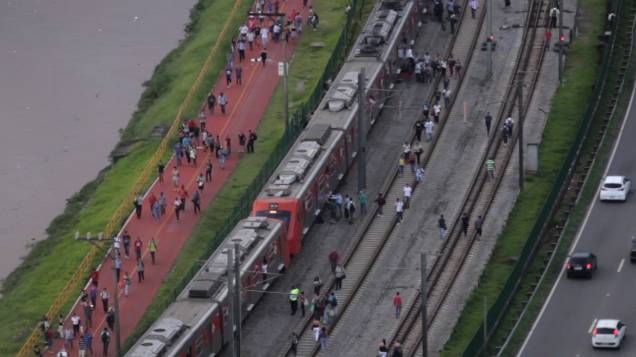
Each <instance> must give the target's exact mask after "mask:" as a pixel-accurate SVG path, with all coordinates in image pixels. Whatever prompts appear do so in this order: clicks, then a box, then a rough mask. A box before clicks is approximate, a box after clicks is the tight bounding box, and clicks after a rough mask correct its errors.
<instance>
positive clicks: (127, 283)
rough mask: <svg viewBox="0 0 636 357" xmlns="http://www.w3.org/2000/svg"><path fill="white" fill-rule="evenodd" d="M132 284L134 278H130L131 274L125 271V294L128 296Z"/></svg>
mask: <svg viewBox="0 0 636 357" xmlns="http://www.w3.org/2000/svg"><path fill="white" fill-rule="evenodd" d="M131 285H132V279H131V278H130V274H128V272H125V273H124V296H125V297H128V293H129V292H130V286H131Z"/></svg>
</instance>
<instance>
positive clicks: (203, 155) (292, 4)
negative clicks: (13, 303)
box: [51, 0, 307, 356]
mask: <svg viewBox="0 0 636 357" xmlns="http://www.w3.org/2000/svg"><path fill="white" fill-rule="evenodd" d="M294 9H295V10H298V11H301V13H302V14H303V17H304V18H305V19H306V18H307V9H303V6H302V1H301V0H288V1H286V2H283V3H281V11H285V10H288V11H289V12H291V10H294ZM298 41H299V39H295V40H290V42H289V44H288V46H287V47H288V49H287V51H288V58H291V55H292V54H293V51H294V49H295V47H296V44H297V42H298ZM255 43H256V45H255V46H254V50H253V51H250V50H249V47H248V48H247V50H246V61H244V62H243V63H238V54H237V55H236V61H237V64H236V65H241V66H242V67H243V84H242V85H237V84H236V82H234V83H233V84H232V85H231V87H230V88H228V87H227V85H226V82H225V75H224V73H221V74H220V75H219V77H218V79H217V82H216V85H215V88H214V94H215V95H216V96H218V94H219V93H220V92H224V93H225V95H226V96H227V98H228V106H227V113H226V115H222V114H221V113H220V108H219V106H218V105H217V107H216V112H215V114H214V115H212V114H210V113H208V112H206V126H207V129H208V131H209V132H210V134H212V135H214V136H216V135H219V137H220V138H221V140H223V143H225V141H224V140H225V138H226V137H229V138H230V139H231V142H232V149H233V150H232V153H231V155H230V156H229V158H228V160H227V161H226V163H225V169H223V170H222V169H221V168H220V164H219V161H218V160H217V159H216V158H215V156H214V155H213V154H210V153H209V152H208V151H203V148H199V150H198V157H197V165H196V166H195V165H190V164H188V163H187V162H186V161H185V160H183V164H182V165H181V167H179V171H180V177H181V179H180V185H181V184H183V185H185V188H186V190H187V191H188V193H189V194H190V196H192V194H193V193H194V192H195V190H196V187H197V184H196V179H197V176H198V175H199V174H200V173H205V172H204V171H205V163H206V162H207V160H208V159H209V158H210V159H212V162H213V166H214V170H213V178H212V182H211V183H210V182H208V183H206V185H205V187H204V190H203V192H202V195H201V209H205V208H206V207H207V206H209V205H210V203H211V202H212V200H213V198H214V197H215V195H216V194H217V192H218V191H219V190H220V189H221V187H222V186H223V184H224V183H225V182H226V181H227V180H228V178H229V177H230V175H231V174H232V172H233V171H234V169H235V168H236V166H237V165H238V162H239V160H240V156H241V155H242V154H239V145H238V134H239V133H240V132H243V133H245V134H246V135H247V133H248V130H254V129H255V128H256V127H257V126H258V123H259V121H260V118H261V117H262V116H263V114H264V112H265V110H266V108H267V105H268V103H269V101H270V99H271V97H272V95H273V93H274V90H275V89H276V86H277V85H278V81H279V77H278V69H277V67H278V65H277V63H278V62H279V61H282V60H283V46H282V43H275V42H274V41H272V40H270V43H269V46H268V51H267V52H268V53H267V54H268V60H267V63H266V66H264V67H263V66H262V64H261V62H254V61H251V60H250V59H252V58H256V57H258V56H259V54H260V51H261V46H260V39H257V41H255ZM235 79H236V77H235V76H233V81H235ZM256 150H257V151H258V141H257V142H256ZM174 166H175V162H174V160H173V159H172V160H171V161H170V162H169V163H167V164H166V169H165V173H164V182H163V183H159V182H158V181H157V182H155V183H154V184H153V185H152V186H151V187H150V189H149V191H148V192H147V193H146V196H145V198H144V204H143V210H142V211H143V213H142V217H141V218H140V219H138V218H137V217H135V215H134V213H132V214H131V216H130V218H129V219H128V221H127V222H126V224H125V226H124V229H125V230H127V231H128V232H129V233H130V235H131V237H132V239H131V248H130V249H131V259H129V260H126V259H122V261H123V267H122V270H121V276H122V279H123V275H124V272H129V273H130V276H131V278H132V280H133V283H132V286H131V289H130V294H129V296H128V297H125V296H124V295H123V292H122V291H120V294H119V295H120V299H119V305H120V311H121V312H120V314H119V315H120V326H121V341H122V344H123V343H124V341H125V339H126V338H127V337H128V336H129V335H130V334H131V333H132V332H133V331H134V330H135V327H136V326H137V324H138V323H139V321H140V319H141V317H142V316H143V314H144V312H145V310H146V308H147V307H148V306H149V305H150V303H151V302H152V300H153V298H154V296H155V294H156V293H157V292H158V291H159V288H160V286H161V284H162V282H163V279H164V278H165V277H166V276H167V274H168V273H169V272H170V270H171V268H172V266H173V264H174V262H175V260H176V259H177V257H178V255H179V252H180V251H181V248H182V247H183V245H184V243H185V242H186V240H187V239H188V237H189V236H190V234H191V233H192V231H193V229H194V226H195V224H196V223H197V221H198V218H199V216H198V215H194V213H193V205H192V202H191V201H189V200H188V201H189V202H187V207H186V211H185V212H183V213H182V214H181V219H180V221H177V220H176V217H175V216H174V209H173V207H174V206H173V205H172V202H173V201H174V199H175V190H174V186H173V183H172V180H171V176H172V170H173V167H174ZM161 192H163V193H164V194H165V195H166V196H167V202H168V204H167V212H166V214H165V215H164V216H163V217H162V218H161V219H160V220H154V219H153V217H152V215H151V213H150V204H149V203H148V198H149V197H150V196H151V195H152V194H154V195H155V196H156V197H159V194H160V193H161ZM137 237H139V238H140V239H141V240H142V241H143V248H142V252H143V261H144V263H145V280H144V281H143V282H141V283H139V282H138V280H137V270H136V261H135V258H134V241H135V240H136V239H137ZM152 238H154V239H155V241H156V242H157V245H158V252H157V257H156V264H152V262H151V259H150V254H149V251H148V243H149V242H150V240H151V239H152ZM78 244H81V243H78ZM122 253H123V247H122ZM122 258H123V256H122ZM114 284H115V276H114V272H113V262H112V260H111V259H106V260H105V261H104V262H103V263H102V265H101V268H100V278H99V291H101V290H102V289H103V288H104V287H106V288H107V289H108V291H109V293H110V294H111V299H110V301H109V303H110V304H111V306H112V304H113V298H112V294H113V292H114ZM97 300H98V301H97V304H96V306H95V309H94V312H93V317H92V320H93V323H92V326H91V327H90V328H89V330H90V331H91V332H92V333H93V336H94V341H93V349H94V351H95V352H98V354H97V355H100V354H101V347H102V346H101V340H100V339H99V333H100V332H101V331H102V330H103V328H104V327H106V326H107V323H106V320H105V314H104V312H103V309H102V302H101V299H100V298H99V297H98V299H97ZM73 309H74V310H73V311H74V312H77V313H78V315H79V316H80V317H81V319H82V325H84V323H85V317H84V314H83V309H82V306H81V304H76V305H75V306H74V307H73ZM71 314H72V312H71ZM71 314H69V316H70V315H71ZM70 325H71V321H70V319H69V320H67V321H66V326H70ZM51 327H52V328H54V329H57V320H55V321H52V326H51ZM77 341H78V340H77V338H76V340H75V341H74V346H73V349H72V350H71V351H69V352H71V353H70V354H71V356H77V355H78V354H79V353H78V345H77V343H78V342H77ZM62 344H63V341H62V340H61V339H57V340H55V343H54V345H53V348H52V351H51V352H55V353H57V352H58V351H59V350H60V349H61V348H62ZM114 348H115V336H114V335H113V336H112V337H111V344H110V349H111V351H113V353H114Z"/></svg>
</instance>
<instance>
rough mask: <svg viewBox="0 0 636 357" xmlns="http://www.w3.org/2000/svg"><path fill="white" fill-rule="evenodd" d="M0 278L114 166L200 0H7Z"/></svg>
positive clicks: (1, 86) (3, 9)
mask: <svg viewBox="0 0 636 357" xmlns="http://www.w3.org/2000/svg"><path fill="white" fill-rule="evenodd" d="M2 1H3V2H2V3H0V125H1V129H0V153H1V154H0V187H1V191H2V193H3V194H2V196H1V197H2V198H1V201H0V279H1V278H4V277H6V276H7V275H8V274H9V273H10V272H11V271H12V270H13V269H14V268H15V267H16V266H17V265H18V264H19V262H20V257H21V256H24V255H25V254H26V253H27V247H26V245H27V244H28V243H29V242H31V241H32V240H38V239H42V238H44V230H45V229H46V227H47V226H48V224H49V222H50V221H51V220H52V219H53V218H54V217H55V216H56V215H58V214H59V213H61V212H62V210H63V208H64V205H65V200H66V199H67V198H68V197H70V196H71V195H72V194H73V193H74V192H76V191H78V190H79V188H80V187H81V186H82V185H83V184H84V183H86V182H88V181H89V180H91V179H93V178H94V177H95V176H96V175H97V173H98V172H99V170H100V169H102V168H103V167H105V166H106V165H107V164H108V157H107V156H108V153H109V152H110V151H111V150H112V149H113V147H114V146H115V144H116V142H117V141H118V138H119V136H118V129H119V128H123V127H125V126H126V123H127V122H128V120H129V119H130V116H131V114H132V112H133V111H134V110H135V106H136V103H137V100H138V99H139V96H140V94H141V91H142V87H141V83H143V81H145V80H147V79H149V78H150V76H151V74H152V70H153V69H154V67H155V66H156V65H157V64H158V63H159V61H160V60H161V58H163V57H164V56H165V54H167V53H168V52H169V51H170V50H172V49H173V48H175V47H176V45H177V42H178V40H179V39H181V38H182V37H183V25H184V24H185V23H186V22H187V21H188V13H189V9H190V8H191V7H192V6H193V5H194V2H195V0H185V1H174V0H132V1H122V0H111V1H97V0H11V1H7V0H2Z"/></svg>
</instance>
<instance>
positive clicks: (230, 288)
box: [225, 248, 241, 357]
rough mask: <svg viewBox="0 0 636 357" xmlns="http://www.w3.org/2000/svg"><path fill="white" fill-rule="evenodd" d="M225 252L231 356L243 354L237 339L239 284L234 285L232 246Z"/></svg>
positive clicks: (236, 356) (235, 356)
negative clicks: (237, 291) (236, 291)
mask: <svg viewBox="0 0 636 357" xmlns="http://www.w3.org/2000/svg"><path fill="white" fill-rule="evenodd" d="M225 254H227V274H226V276H227V292H228V295H229V296H230V321H231V322H230V326H231V327H230V328H231V332H232V342H231V343H230V356H232V357H238V356H240V354H241V348H240V345H239V344H238V343H237V340H236V327H237V326H236V298H235V296H236V293H235V290H238V286H235V285H234V281H235V280H236V279H235V278H234V252H233V251H232V249H230V248H226V249H225Z"/></svg>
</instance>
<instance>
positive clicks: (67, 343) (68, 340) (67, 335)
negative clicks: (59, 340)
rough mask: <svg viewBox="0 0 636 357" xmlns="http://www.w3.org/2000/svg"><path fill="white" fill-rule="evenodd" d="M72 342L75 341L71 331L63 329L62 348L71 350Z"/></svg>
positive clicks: (68, 328) (70, 329)
mask: <svg viewBox="0 0 636 357" xmlns="http://www.w3.org/2000/svg"><path fill="white" fill-rule="evenodd" d="M73 340H75V334H74V333H73V329H72V328H70V327H67V328H66V329H64V348H66V349H68V350H71V351H72V350H73Z"/></svg>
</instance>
